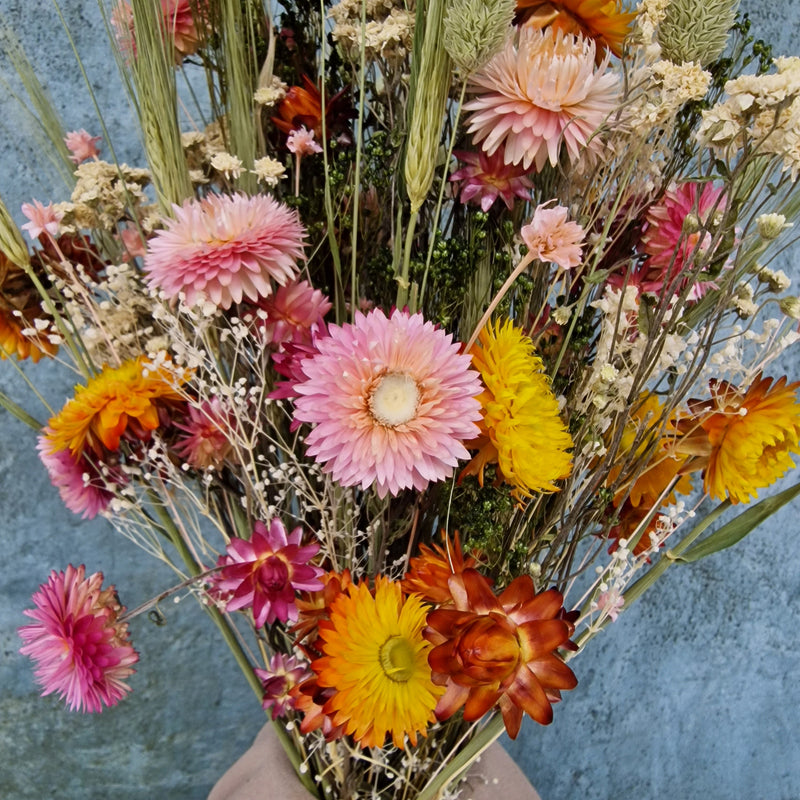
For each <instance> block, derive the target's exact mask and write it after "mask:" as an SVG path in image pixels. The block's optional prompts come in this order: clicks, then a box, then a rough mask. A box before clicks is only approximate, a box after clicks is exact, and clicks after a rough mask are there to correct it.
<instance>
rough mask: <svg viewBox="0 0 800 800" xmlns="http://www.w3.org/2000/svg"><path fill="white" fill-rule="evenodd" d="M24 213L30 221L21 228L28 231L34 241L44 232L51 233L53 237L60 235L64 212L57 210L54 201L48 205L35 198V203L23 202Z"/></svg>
mask: <svg viewBox="0 0 800 800" xmlns="http://www.w3.org/2000/svg"><path fill="white" fill-rule="evenodd" d="M22 213H23V214H24V215H25V216H26V217H27V218H28V219H29V220H30V222H26V223H25V224H24V225H22V226H21V228H22V230H23V231H26V232H27V234H28V236H29V237H30V238H31V240H32V241H36V239H38V238H39V237H40V236H41V235H42V234H44V233H49V234H50V236H52V237H56V236H58V229H59V224H60V223H61V219H62V217H63V216H64V214H63V212H61V211H56V210H55V208H53V204H52V203H48V204H47V205H46V206H44V205H42V204H41V203H40V202H39V201H38V200H34V201H33V203H23V204H22Z"/></svg>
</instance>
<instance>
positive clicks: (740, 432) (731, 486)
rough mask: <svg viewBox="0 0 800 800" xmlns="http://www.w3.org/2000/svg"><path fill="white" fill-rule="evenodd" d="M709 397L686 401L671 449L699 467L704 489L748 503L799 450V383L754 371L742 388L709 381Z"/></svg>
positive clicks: (782, 471) (791, 464)
mask: <svg viewBox="0 0 800 800" xmlns="http://www.w3.org/2000/svg"><path fill="white" fill-rule="evenodd" d="M710 388H711V399H710V400H707V401H705V402H700V401H694V402H692V403H691V404H690V410H691V412H692V416H691V417H686V418H684V419H682V420H680V421H679V429H680V431H681V432H683V433H685V436H684V438H681V439H680V440H679V442H678V443H677V448H678V449H679V450H680V451H681V452H683V453H686V454H688V455H691V456H694V458H693V459H692V460H691V461H690V462H689V464H690V465H691V466H692V467H693V468H695V469H702V470H703V489H704V490H705V492H706V494H708V495H709V496H711V497H713V498H715V499H717V500H723V499H725V498H726V497H728V498H729V499H730V501H731V502H732V503H748V502H750V498H751V497H755V496H756V495H757V494H758V490H759V489H764V488H766V487H767V486H771V485H772V484H773V483H775V481H777V480H778V478H781V477H782V476H783V475H785V474H786V473H787V472H788V471H789V470H790V469H792V468H793V467H794V462H793V460H792V455H793V454H796V453H800V402H798V400H797V390H798V389H799V388H800V382H797V383H787V379H786V377H782V378H779V379H778V380H774V379H773V378H764V377H762V376H761V374H759V375H757V376H756V378H755V379H754V380H753V382H752V383H751V384H750V386H749V387H748V388H747V389H744V390H742V389H739V388H738V387H736V386H734V385H733V384H730V383H728V381H712V382H711V384H710Z"/></svg>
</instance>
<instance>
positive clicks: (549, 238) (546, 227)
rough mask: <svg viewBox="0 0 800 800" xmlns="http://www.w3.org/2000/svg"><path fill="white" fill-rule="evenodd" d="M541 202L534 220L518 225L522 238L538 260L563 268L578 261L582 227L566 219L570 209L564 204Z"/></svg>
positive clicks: (574, 265) (572, 265)
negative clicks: (555, 204)
mask: <svg viewBox="0 0 800 800" xmlns="http://www.w3.org/2000/svg"><path fill="white" fill-rule="evenodd" d="M547 206H548V204H544V205H540V206H538V207H537V208H536V211H534V212H533V219H532V220H531V221H530V222H529V223H528V224H527V225H523V226H522V228H520V235H521V236H522V241H523V242H525V244H526V246H527V248H528V250H529V251H530V252H531V253H532V254H533V255H534V256H536V258H538V259H539V261H544V262H550V263H552V264H557V265H558V266H559V267H561V268H562V269H570V268H572V267H577V266H578V264H580V263H581V245H582V244H583V239H584V235H585V233H584V230H583V228H582V227H581V226H580V225H579V224H578V223H577V222H569V221H567V217H568V216H569V209H567V208H565V207H564V206H553V207H552V208H548V207H547Z"/></svg>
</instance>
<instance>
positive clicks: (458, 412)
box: [294, 309, 481, 497]
mask: <svg viewBox="0 0 800 800" xmlns="http://www.w3.org/2000/svg"><path fill="white" fill-rule="evenodd" d="M470 363H471V359H470V357H469V356H468V355H463V354H461V353H460V345H459V344H458V343H455V342H453V340H452V336H451V335H450V334H447V333H445V332H444V331H443V330H441V329H440V328H437V327H435V326H434V325H433V324H432V323H430V322H425V321H424V320H423V318H422V314H413V315H410V314H408V313H407V312H405V311H399V310H395V311H394V312H393V313H392V316H391V317H390V318H388V319H387V317H386V315H385V314H384V313H383V311H381V310H380V309H376V310H374V311H371V312H370V313H369V314H367V315H364V314H361V313H356V315H355V319H354V322H353V324H345V325H344V326H342V327H339V326H337V325H331V326H329V328H328V336H327V337H325V338H321V339H318V340H317V353H316V354H315V355H313V356H312V357H311V358H306V359H303V361H302V362H301V364H300V369H301V370H302V372H303V373H304V375H305V380H302V381H298V382H297V383H296V384H295V386H294V391H295V392H296V393H297V394H298V395H299V397H298V399H297V400H296V401H295V413H294V419H295V421H299V422H308V423H310V424H312V425H315V427H314V428H313V430H312V431H311V432H310V433H309V434H308V435H307V437H306V447H307V452H308V454H309V455H310V456H313V457H314V458H315V459H316V460H317V461H318V462H320V463H322V464H324V465H325V466H324V470H325V471H326V472H329V473H330V474H331V475H332V477H333V478H334V479H335V480H336V481H338V482H339V483H341V484H343V485H345V486H354V485H356V484H360V485H361V487H362V488H363V489H366V488H367V487H369V486H372V485H373V484H374V485H375V487H376V489H377V491H378V495H379V496H380V497H385V496H386V494H387V493H390V494H392V495H396V494H398V492H400V491H401V490H402V489H410V488H412V487H413V488H415V489H418V490H420V491H421V490H423V489H424V488H425V487H426V486H427V485H428V484H429V483H430V482H431V481H440V480H443V479H445V478H448V477H449V476H450V475H452V473H453V468H454V467H455V466H456V465H457V463H458V460H459V459H468V458H469V453H468V452H467V450H466V448H465V447H464V444H463V442H464V441H465V440H470V439H473V438H475V437H476V436H477V435H478V428H477V426H476V425H475V423H476V422H477V420H479V419H480V417H481V413H480V404H479V403H478V401H477V399H476V395H478V394H480V391H481V385H480V379H479V377H478V373H477V372H475V371H474V370H473V369H472V368H471V367H470Z"/></svg>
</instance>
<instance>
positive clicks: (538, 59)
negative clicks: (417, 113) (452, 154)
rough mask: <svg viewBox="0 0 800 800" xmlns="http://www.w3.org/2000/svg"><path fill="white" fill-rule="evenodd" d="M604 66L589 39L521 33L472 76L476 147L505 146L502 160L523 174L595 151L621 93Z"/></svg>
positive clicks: (471, 118) (471, 127)
mask: <svg viewBox="0 0 800 800" xmlns="http://www.w3.org/2000/svg"><path fill="white" fill-rule="evenodd" d="M607 66H608V59H607V58H606V59H605V60H604V61H603V62H602V63H601V64H600V66H599V67H597V68H595V45H594V42H592V41H591V40H587V39H583V38H581V37H575V36H572V35H570V34H563V33H561V32H554V31H553V30H552V29H547V30H546V31H544V32H542V31H538V30H534V29H531V28H523V29H522V30H520V31H519V33H518V34H517V36H516V37H515V36H512V37H510V38H509V39H508V41H507V42H506V45H505V48H504V49H503V50H502V51H500V53H498V54H497V55H496V56H495V57H494V58H493V59H492V60H491V61H490V62H489V63H488V64H487V65H486V66H485V67H484V68H483V69H482V70H480V71H479V72H477V73H475V74H474V75H472V77H471V78H470V88H471V89H472V90H473V92H474V94H475V95H476V96H475V97H474V99H472V100H470V101H469V102H468V103H466V104H465V105H464V109H465V110H466V111H470V112H472V113H471V114H470V116H469V118H468V120H467V122H468V124H469V128H468V131H469V133H471V134H473V142H474V143H475V144H480V146H481V147H482V149H483V150H484V151H485V152H486V153H488V154H489V155H492V154H493V153H494V152H495V151H496V150H497V149H498V148H499V147H501V146H503V147H504V148H505V149H504V160H505V162H506V163H507V164H520V163H522V165H523V166H524V167H525V169H529V168H531V167H535V168H536V169H537V170H541V169H542V168H543V167H544V165H545V164H546V163H548V162H549V163H550V164H551V165H552V166H556V165H557V164H558V162H559V159H560V157H561V154H562V152H563V151H564V150H566V154H567V157H568V158H569V160H570V162H572V163H574V162H575V161H577V159H578V158H579V157H580V155H581V153H582V152H583V151H585V150H587V149H588V151H589V152H591V153H595V154H596V153H599V152H600V151H601V149H602V145H601V142H600V139H599V138H598V137H595V138H592V137H593V135H594V134H595V132H596V131H597V130H598V128H599V127H600V125H601V124H602V122H603V120H604V119H605V118H606V116H607V115H608V114H609V112H611V111H612V110H613V109H614V107H615V106H616V103H617V96H618V88H617V77H616V76H615V75H614V74H613V73H612V72H610V71H607V69H606V68H607ZM590 139H591V141H590Z"/></svg>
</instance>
